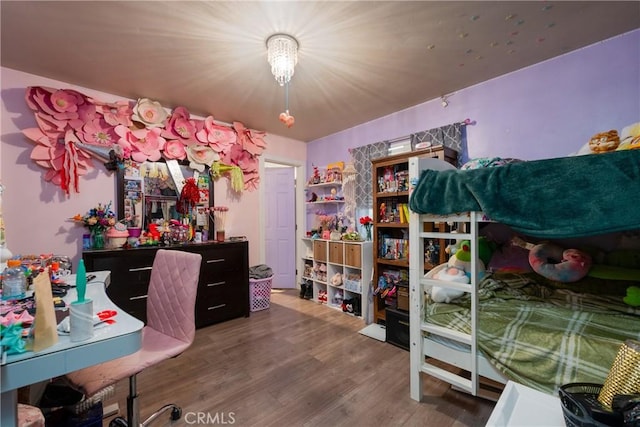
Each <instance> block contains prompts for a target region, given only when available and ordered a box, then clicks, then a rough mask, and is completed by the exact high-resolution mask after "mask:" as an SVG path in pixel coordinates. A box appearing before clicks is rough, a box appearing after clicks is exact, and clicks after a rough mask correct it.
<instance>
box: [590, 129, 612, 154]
mask: <svg viewBox="0 0 640 427" xmlns="http://www.w3.org/2000/svg"><path fill="white" fill-rule="evenodd" d="M618 145H620V137H619V136H618V131H617V130H615V129H612V130H610V131H608V132H602V133H597V134H595V135H593V136H592V137H591V139H590V140H589V148H590V149H591V152H592V153H606V152H607V151H614V150H615V149H616V148H618Z"/></svg>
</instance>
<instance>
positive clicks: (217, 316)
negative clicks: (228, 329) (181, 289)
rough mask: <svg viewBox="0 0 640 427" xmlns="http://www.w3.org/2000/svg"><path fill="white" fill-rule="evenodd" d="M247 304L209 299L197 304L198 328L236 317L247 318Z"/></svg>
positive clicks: (233, 300)
mask: <svg viewBox="0 0 640 427" xmlns="http://www.w3.org/2000/svg"><path fill="white" fill-rule="evenodd" d="M247 307H248V303H247V304H242V303H241V302H240V301H238V300H237V299H231V300H226V301H220V300H217V299H213V298H211V299H207V300H206V301H205V300H200V301H198V304H196V327H197V328H201V327H203V326H207V325H211V324H213V323H218V322H222V321H224V320H228V319H233V318H235V317H241V316H247Z"/></svg>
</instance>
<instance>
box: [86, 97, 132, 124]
mask: <svg viewBox="0 0 640 427" xmlns="http://www.w3.org/2000/svg"><path fill="white" fill-rule="evenodd" d="M88 101H89V102H90V103H92V104H94V105H95V106H96V111H98V113H101V114H102V116H103V117H104V121H105V122H107V123H108V124H110V125H111V126H118V125H124V126H126V127H131V125H132V124H133V122H132V121H131V116H132V115H133V108H132V107H131V104H130V103H129V102H128V101H116V102H113V103H107V102H102V101H98V100H97V99H94V98H88Z"/></svg>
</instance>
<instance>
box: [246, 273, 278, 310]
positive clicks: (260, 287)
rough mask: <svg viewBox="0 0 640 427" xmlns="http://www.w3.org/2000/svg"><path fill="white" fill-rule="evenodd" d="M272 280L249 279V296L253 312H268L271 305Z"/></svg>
mask: <svg viewBox="0 0 640 427" xmlns="http://www.w3.org/2000/svg"><path fill="white" fill-rule="evenodd" d="M271 279H273V276H270V277H266V278H264V279H249V295H250V301H251V306H250V307H251V311H260V310H266V309H267V308H269V305H270V303H271Z"/></svg>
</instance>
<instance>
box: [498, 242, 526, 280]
mask: <svg viewBox="0 0 640 427" xmlns="http://www.w3.org/2000/svg"><path fill="white" fill-rule="evenodd" d="M487 268H488V269H489V271H492V272H496V273H498V272H499V273H529V272H532V271H533V269H532V268H531V265H530V264H529V251H528V250H527V249H525V248H522V247H520V246H516V245H512V244H509V243H506V244H504V245H502V246H499V247H498V248H497V249H496V250H495V251H494V252H493V256H492V257H491V260H490V261H489V265H488V266H487Z"/></svg>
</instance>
